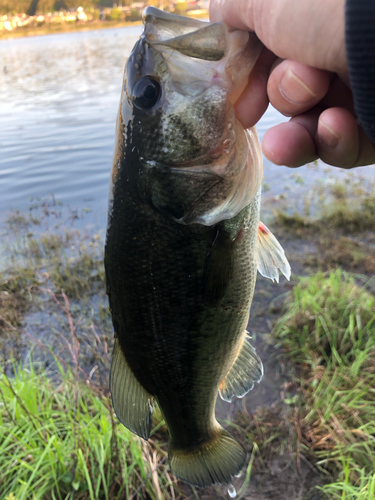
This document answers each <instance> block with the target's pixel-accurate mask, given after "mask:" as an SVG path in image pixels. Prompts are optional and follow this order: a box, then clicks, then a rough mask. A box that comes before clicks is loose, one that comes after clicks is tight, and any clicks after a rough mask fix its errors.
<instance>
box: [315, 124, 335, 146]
mask: <svg viewBox="0 0 375 500" xmlns="http://www.w3.org/2000/svg"><path fill="white" fill-rule="evenodd" d="M318 136H319V140H320V142H321V143H322V144H323V145H324V146H326V147H327V148H332V149H333V148H335V147H336V146H337V144H338V142H339V139H340V137H339V136H338V135H337V134H336V132H334V130H332V129H331V127H330V126H329V125H327V124H326V123H324V121H323V120H321V119H320V120H319V124H318Z"/></svg>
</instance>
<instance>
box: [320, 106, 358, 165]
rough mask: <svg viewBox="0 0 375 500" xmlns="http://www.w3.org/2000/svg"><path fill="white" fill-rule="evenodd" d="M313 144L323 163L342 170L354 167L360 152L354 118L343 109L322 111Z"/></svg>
mask: <svg viewBox="0 0 375 500" xmlns="http://www.w3.org/2000/svg"><path fill="white" fill-rule="evenodd" d="M315 143H316V148H317V152H318V155H319V157H320V158H321V159H322V160H323V161H324V162H325V163H328V164H329V165H335V166H337V167H342V168H352V167H354V166H355V165H356V161H357V158H358V156H359V152H360V141H359V132H358V125H357V120H356V118H355V117H354V116H353V115H352V114H351V113H350V112H349V111H348V110H346V109H343V108H329V109H327V110H325V111H323V113H322V114H321V115H320V117H319V122H318V127H317V131H316V134H315Z"/></svg>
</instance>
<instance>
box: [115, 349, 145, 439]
mask: <svg viewBox="0 0 375 500" xmlns="http://www.w3.org/2000/svg"><path fill="white" fill-rule="evenodd" d="M109 386H110V389H111V394H112V403H113V408H114V410H115V413H116V415H117V417H118V419H119V420H120V422H121V423H122V424H123V425H125V427H127V428H128V429H129V430H130V431H132V432H134V434H137V435H138V436H140V437H142V438H144V439H148V438H149V436H150V431H151V415H152V396H151V394H149V393H148V392H147V391H146V389H145V388H144V387H143V386H142V385H141V384H140V383H139V382H138V380H137V379H136V377H135V375H134V373H133V372H132V370H131V369H130V367H129V365H128V363H127V361H126V359H125V356H124V354H123V352H122V350H121V347H120V344H119V342H118V340H116V341H115V346H114V348H113V356H112V365H111V375H110V381H109Z"/></svg>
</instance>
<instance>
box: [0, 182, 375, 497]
mask: <svg viewBox="0 0 375 500" xmlns="http://www.w3.org/2000/svg"><path fill="white" fill-rule="evenodd" d="M336 194H337V193H336ZM344 195H345V193H343V188H342V187H340V189H338V196H336V198H335V200H334V204H333V205H332V203H331V205H329V206H327V207H326V210H324V211H323V212H322V214H321V217H320V219H319V218H318V219H317V218H316V217H315V218H314V219H311V218H309V217H302V216H300V215H297V214H296V215H294V216H291V215H286V214H285V213H284V212H282V211H280V212H278V213H275V214H274V217H273V220H272V221H271V224H269V227H270V229H271V230H272V231H273V233H274V234H275V236H276V237H277V238H278V239H279V241H280V243H281V244H282V246H283V248H284V249H285V251H286V255H287V257H288V259H289V262H290V265H291V268H292V279H291V281H290V282H288V281H287V280H286V279H285V278H281V280H280V281H281V282H280V284H275V283H273V282H271V281H270V280H267V279H265V278H262V277H261V276H259V277H258V280H257V285H256V291H255V296H254V300H253V304H252V307H251V317H250V321H249V324H248V331H249V333H250V335H251V336H252V338H253V342H254V345H255V347H256V349H257V352H258V353H259V355H260V357H261V358H262V360H263V363H264V371H265V375H264V378H263V380H262V382H261V383H260V384H259V385H258V386H257V387H255V388H254V390H253V391H251V392H250V393H249V394H248V395H247V396H246V397H245V398H243V399H241V400H238V399H237V400H236V401H234V402H232V403H231V404H228V403H224V402H222V401H221V400H219V401H218V404H217V417H218V419H219V420H220V421H221V422H222V423H223V425H225V426H226V427H229V429H230V430H231V431H232V432H233V433H234V434H235V435H237V437H238V438H239V439H240V441H241V442H243V443H245V442H246V446H247V447H248V451H249V454H248V458H249V463H248V465H247V473H246V472H244V474H243V476H242V477H241V478H237V479H235V481H234V485H235V487H236V489H237V490H239V491H241V496H240V498H246V499H248V500H266V499H267V500H269V499H275V500H289V499H290V498H293V499H294V500H320V499H323V498H326V497H324V496H323V494H322V492H321V491H320V490H319V489H316V486H323V485H324V484H325V483H327V482H329V481H331V480H332V479H333V478H332V477H331V476H330V474H329V473H328V471H327V472H326V473H325V474H322V472H321V471H319V470H318V468H317V467H316V465H315V459H314V458H313V456H310V455H309V453H308V452H301V451H298V450H297V448H296V434H295V433H296V428H295V427H293V425H292V424H290V423H288V422H293V418H294V417H293V415H294V412H295V407H294V406H293V405H294V403H293V401H295V398H296V397H297V393H298V390H299V389H298V384H297V382H296V380H297V379H296V376H295V374H294V375H293V363H291V362H290V360H288V358H287V357H286V355H285V352H284V351H283V349H282V348H281V347H277V346H276V343H275V339H274V338H273V334H272V332H273V328H274V325H275V323H276V322H277V320H278V319H279V317H280V315H281V314H282V312H283V310H284V309H283V308H284V307H285V304H286V303H287V302H288V300H290V297H291V295H290V294H291V293H292V291H293V288H294V286H295V285H296V283H297V282H298V279H299V277H300V276H310V275H311V276H312V275H314V274H316V273H317V272H318V271H319V270H322V271H327V270H331V269H334V268H337V267H340V268H341V269H342V270H343V271H347V272H349V273H354V275H355V276H357V278H356V279H357V280H359V282H360V281H361V280H362V282H364V280H368V279H370V278H371V277H372V276H373V275H374V272H375V237H374V229H375V224H374V219H373V218H372V214H373V213H375V201H374V199H373V198H369V197H368V195H367V194H366V192H363V193H362V201H363V203H362V205H363V207H362V206H358V212H357V217H359V219H358V220H356V219H355V213H354V212H353V206H352V203H351V201H350V200H348V199H347V198H346V196H344ZM343 200H344V204H342V203H343ZM345 200H346V201H345ZM348 205H350V211H349V212H348V213H346V212H345V210H344V209H345V207H346V208H348ZM333 208H334V210H333ZM366 217H367V219H366ZM66 220H67V219H66V217H65V215H64V214H63V213H61V214H60V215H59V217H57V216H56V213H54V212H53V210H51V208H48V207H40V211H39V212H38V211H36V212H35V213H34V215H33V216H32V217H30V215H24V216H23V215H22V214H16V215H15V216H13V217H8V228H7V231H8V232H9V233H12V232H13V236H14V237H13V243H12V250H10V251H9V256H10V259H9V260H8V265H7V269H3V270H2V272H1V276H0V278H1V279H0V341H1V345H0V349H1V358H2V365H3V366H7V367H9V370H10V372H11V369H12V368H11V365H10V364H9V360H10V359H13V360H16V362H20V361H21V362H23V363H28V362H30V360H31V359H32V360H33V362H34V363H36V364H37V365H38V366H39V367H43V366H44V369H48V370H51V369H52V368H51V367H52V366H53V363H54V356H57V358H58V360H59V362H61V363H62V365H63V366H65V368H66V369H69V367H70V368H74V366H78V365H79V367H80V370H81V372H82V376H84V377H86V380H90V383H93V384H96V385H97V386H100V387H101V388H102V390H103V391H104V392H105V393H106V394H107V395H108V373H109V366H110V353H111V348H112V344H113V335H112V326H111V321H110V316H109V311H108V303H107V298H106V295H105V291H104V290H105V288H104V273H103V264H102V248H103V234H98V233H96V234H93V233H92V232H90V230H87V231H82V230H79V231H78V230H75V229H74V220H71V223H70V225H69V224H66V223H65V221H66ZM366 220H367V222H366ZM59 221H60V222H62V221H64V223H63V224H61V223H60V222H59ZM72 325H73V326H72ZM52 370H53V369H52ZM50 373H51V372H50ZM52 373H53V371H52ZM56 377H58V373H57V372H56ZM261 429H263V430H261ZM265 433H266V435H268V434H267V433H269V437H268V438H267V439H270V440H271V442H272V441H273V440H274V444H273V445H272V446H268V447H266V448H265V449H266V450H267V453H266V455H262V453H258V452H257V446H258V444H259V441H258V440H260V442H263V441H264V440H265V439H266V438H265V437H264V436H265ZM155 439H156V440H159V442H163V441H165V440H166V435H165V434H163V432H161V433H160V432H159V433H157V434H156V436H155ZM267 439H266V440H267ZM257 442H258V444H256V443H257ZM262 446H265V445H264V443H263V445H262ZM249 471H250V472H249ZM178 488H179V489H180V492H181V496H180V498H193V497H194V496H195V497H196V498H201V499H220V498H227V488H225V487H216V486H215V487H211V488H207V489H206V490H197V491H192V490H191V488H190V487H189V486H186V485H183V484H179V485H178ZM241 488H242V489H241ZM193 495H194V496H193Z"/></svg>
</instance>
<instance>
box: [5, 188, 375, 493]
mask: <svg viewBox="0 0 375 500" xmlns="http://www.w3.org/2000/svg"><path fill="white" fill-rule="evenodd" d="M335 196H337V194H336V195H335ZM75 217H76V215H75V214H72V217H68V218H67V217H66V216H65V215H63V214H62V212H61V210H60V208H58V209H54V211H52V210H51V209H46V208H45V207H44V208H43V211H42V212H41V213H40V212H39V213H36V211H35V210H33V211H32V212H31V213H30V214H29V216H25V215H23V214H20V213H15V214H11V215H10V216H9V218H8V229H9V233H11V234H13V235H15V236H16V237H15V238H14V239H13V243H11V244H10V245H9V247H8V251H7V255H8V261H7V266H6V269H5V270H4V271H3V272H2V273H1V274H0V339H1V345H0V348H1V352H2V356H3V363H2V366H3V367H4V369H5V370H6V371H5V372H4V371H2V373H1V374H0V491H1V492H2V494H3V495H4V498H5V497H8V500H12V499H13V500H20V499H21V498H22V499H23V500H25V499H30V500H34V499H41V500H52V499H53V500H54V499H56V500H68V499H69V500H70V499H72V500H73V498H74V499H75V500H77V499H78V500H80V499H90V500H91V499H100V500H101V499H105V500H107V499H108V500H114V499H121V498H127V499H128V498H147V499H159V498H163V499H166V500H169V499H170V498H176V499H179V498H186V497H187V496H188V494H190V495H191V490H190V489H189V490H188V491H189V493H186V491H187V490H186V488H185V493H184V490H183V487H180V485H179V484H178V483H177V481H176V480H175V478H174V477H173V476H172V475H171V474H170V472H169V469H168V467H164V461H165V460H166V446H165V443H166V429H165V426H164V425H163V423H162V420H161V415H160V413H158V412H157V411H156V412H155V415H156V420H155V425H156V426H157V429H158V431H157V434H156V435H154V437H153V438H151V440H150V444H148V445H145V444H144V443H143V442H142V441H141V440H139V439H138V438H136V437H135V436H134V435H132V434H131V433H130V432H128V431H127V430H126V429H125V428H124V427H123V426H122V425H121V424H119V422H118V421H117V419H116V417H115V416H114V414H113V409H112V406H111V402H110V400H109V398H108V397H109V392H108V372H109V365H110V352H111V345H112V342H113V334H112V327H111V322H110V317H109V312H108V306H107V302H106V296H105V291H104V290H105V286H104V271H103V264H102V237H101V234H99V233H91V232H89V231H85V230H83V231H82V230H81V231H78V230H76V229H74V224H73V225H72V224H71V222H74V219H75ZM293 220H294V223H295V224H296V227H295V230H294V232H295V233H297V234H299V233H298V231H301V233H300V234H303V235H306V234H308V231H311V234H312V235H313V234H314V231H315V234H316V233H317V230H316V228H317V227H318V226H315V225H314V224H315V222H314V221H313V219H309V222H308V223H307V222H306V219H303V218H302V217H300V218H299V219H298V218H297V217H295V218H294V219H293ZM66 221H69V224H66ZM309 224H310V226H309ZM319 238H320V240H319V245H321V247H320V248H323V246H322V245H324V244H325V245H326V248H327V252H326V254H327V256H326V261H325V262H326V263H327V266H328V265H329V266H331V265H334V266H346V267H348V268H351V267H353V259H354V258H355V259H356V262H357V264H356V265H357V268H356V269H357V270H362V267H364V266H365V263H366V262H367V264H366V265H368V267H367V269H366V270H367V272H371V265H370V264H371V261H369V260H368V258H369V257H371V255H370V256H369V255H368V254H369V252H368V247H367V246H366V244H365V243H363V242H360V241H359V240H355V239H354V238H353V237H352V235H346V234H340V235H339V236H337V238H336V237H335V238H336V239H335V241H337V242H338V246H334V244H333V240H332V238H331V239H329V231H328V232H327V231H326V232H325V233H324V234H323V233H322V232H321V231H320V232H319ZM324 241H325V242H326V243H324ZM343 248H348V249H349V250H348V252H349V257H348V256H347V255H346V254H345V252H344V250H342V249H343ZM340 249H341V251H340ZM369 262H370V264H369ZM329 263H331V264H329ZM332 263H333V264H332ZM361 266H362V267H361ZM321 267H322V268H323V269H324V265H323V264H322V266H321ZM358 283H359V281H358V280H357V281H355V280H354V278H353V277H351V276H350V275H349V274H346V273H344V272H343V271H341V270H339V269H338V270H331V271H330V272H328V273H323V272H319V273H316V274H314V275H312V276H311V277H308V278H300V279H298V280H297V281H296V283H295V286H294V287H293V290H292V291H291V292H289V294H288V295H287V299H286V305H285V307H284V309H283V311H282V312H281V315H280V319H279V320H278V321H277V323H276V324H275V326H274V328H273V331H272V334H271V339H273V340H272V341H273V343H274V344H276V345H277V346H279V347H281V348H282V349H283V350H284V352H285V355H286V357H287V359H288V360H289V359H290V361H291V362H290V363H289V362H288V363H287V365H288V368H289V373H288V381H287V382H286V383H285V384H284V385H283V386H282V396H281V400H280V401H279V402H277V403H276V404H274V405H273V406H271V407H269V408H259V409H258V410H256V411H255V412H252V413H251V414H249V413H246V412H243V413H240V414H239V415H238V417H237V421H236V425H237V427H236V425H232V430H233V432H234V433H235V434H236V433H237V434H238V435H239V437H240V440H241V442H246V441H247V447H248V449H249V451H250V462H249V463H248V466H247V470H246V474H245V478H244V481H245V482H244V484H243V486H242V488H241V487H239V488H238V489H239V491H240V493H241V495H242V494H244V495H246V492H247V490H246V488H247V487H248V485H249V484H250V483H251V481H253V477H254V475H255V474H256V473H257V472H259V471H261V470H263V471H266V470H268V471H269V469H270V467H271V464H273V463H274V460H275V458H277V457H278V458H279V459H281V461H282V462H283V466H285V467H286V468H288V467H290V463H291V460H293V461H294V460H295V462H296V464H297V468H298V467H300V465H301V463H302V462H305V464H307V463H308V464H309V465H308V467H310V468H312V469H313V470H315V471H318V472H320V473H321V474H322V475H323V476H324V477H326V482H327V484H326V485H325V486H322V487H321V491H320V494H321V495H325V496H322V497H319V498H330V499H335V498H337V499H341V500H349V499H353V500H368V499H370V498H374V484H375V478H374V470H375V389H374V377H375V301H374V296H373V294H372V293H371V290H370V286H369V285H368V286H359V284H358ZM33 314H34V315H35V316H36V318H37V321H36V324H35V325H34V326H32V324H31V322H30V315H33ZM25 319H26V320H27V321H26V324H25ZM24 345H26V349H27V350H32V358H33V360H31V359H30V360H29V361H27V362H26V363H25V350H23V349H24V347H23V346H24ZM9 359H15V360H16V361H14V362H13V364H11V363H10V362H9ZM20 359H23V361H24V362H23V364H21V363H20V362H19V360H20ZM17 360H18V361H17ZM158 443H160V444H158ZM288 470H289V469H288ZM321 484H322V483H320V485H321ZM210 492H213V493H212V494H215V495H216V494H217V495H222V493H221V490H219V489H217V490H216V489H210ZM192 493H193V496H194V498H199V497H200V494H198V493H197V492H195V490H192ZM209 494H211V493H209ZM12 495H13V496H12ZM202 495H204V493H202ZM225 495H226V493H224V496H225ZM0 496H1V495H0ZM1 498H3V497H1ZM212 498H222V496H219V497H218V496H215V497H212ZM314 498H315V497H314Z"/></svg>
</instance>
